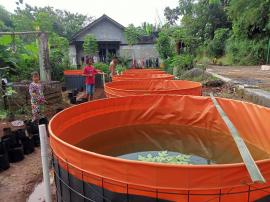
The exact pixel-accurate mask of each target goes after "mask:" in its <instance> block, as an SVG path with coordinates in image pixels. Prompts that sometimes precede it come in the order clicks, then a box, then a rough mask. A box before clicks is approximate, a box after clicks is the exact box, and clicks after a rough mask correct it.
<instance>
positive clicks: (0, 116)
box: [0, 109, 8, 120]
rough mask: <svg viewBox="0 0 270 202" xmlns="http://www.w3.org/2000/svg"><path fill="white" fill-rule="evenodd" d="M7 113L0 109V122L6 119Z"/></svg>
mask: <svg viewBox="0 0 270 202" xmlns="http://www.w3.org/2000/svg"><path fill="white" fill-rule="evenodd" d="M7 116H8V112H7V111H6V110H3V109H0V120H3V119H6V118H7Z"/></svg>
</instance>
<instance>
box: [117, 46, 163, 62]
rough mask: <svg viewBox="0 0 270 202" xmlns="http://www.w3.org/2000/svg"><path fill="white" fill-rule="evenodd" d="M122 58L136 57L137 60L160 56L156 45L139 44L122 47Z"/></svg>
mask: <svg viewBox="0 0 270 202" xmlns="http://www.w3.org/2000/svg"><path fill="white" fill-rule="evenodd" d="M119 52H120V56H123V57H130V58H132V56H133V55H134V58H135V59H136V60H141V59H148V58H159V54H158V52H157V50H156V47H155V45H154V44H139V45H133V46H129V45H120V51H119Z"/></svg>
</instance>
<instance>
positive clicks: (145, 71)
mask: <svg viewBox="0 0 270 202" xmlns="http://www.w3.org/2000/svg"><path fill="white" fill-rule="evenodd" d="M123 74H166V72H165V71H162V70H160V69H128V70H126V71H124V72H123Z"/></svg>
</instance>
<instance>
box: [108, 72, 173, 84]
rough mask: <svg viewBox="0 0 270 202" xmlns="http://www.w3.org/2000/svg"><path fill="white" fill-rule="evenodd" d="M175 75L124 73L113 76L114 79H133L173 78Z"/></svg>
mask: <svg viewBox="0 0 270 202" xmlns="http://www.w3.org/2000/svg"><path fill="white" fill-rule="evenodd" d="M173 78H174V76H173V75H171V74H132V73H131V74H123V75H118V76H113V77H112V81H113V82H114V81H131V80H139V81H141V80H150V79H151V80H171V79H173Z"/></svg>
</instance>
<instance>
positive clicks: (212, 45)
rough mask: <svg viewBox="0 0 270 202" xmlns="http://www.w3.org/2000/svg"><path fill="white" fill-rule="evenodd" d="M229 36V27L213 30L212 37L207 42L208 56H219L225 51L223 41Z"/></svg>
mask: <svg viewBox="0 0 270 202" xmlns="http://www.w3.org/2000/svg"><path fill="white" fill-rule="evenodd" d="M228 37H229V29H227V28H220V29H217V30H216V31H215V35H214V39H213V40H212V41H210V42H209V44H208V47H207V52H208V54H209V56H212V57H221V56H223V55H224V53H225V42H226V40H227V39H228Z"/></svg>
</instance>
